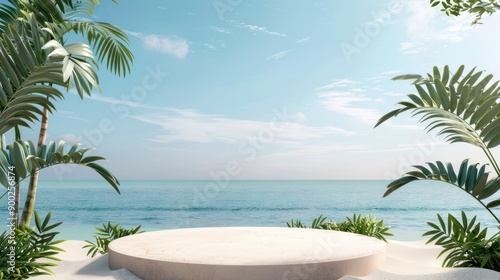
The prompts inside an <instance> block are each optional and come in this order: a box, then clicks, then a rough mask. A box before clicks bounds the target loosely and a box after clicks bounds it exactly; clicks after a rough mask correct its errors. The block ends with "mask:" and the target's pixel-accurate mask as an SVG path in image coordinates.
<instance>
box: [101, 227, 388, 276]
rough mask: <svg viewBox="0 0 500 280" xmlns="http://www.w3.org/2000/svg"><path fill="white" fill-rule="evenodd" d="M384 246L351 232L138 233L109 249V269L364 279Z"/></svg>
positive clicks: (240, 229) (194, 230)
mask: <svg viewBox="0 0 500 280" xmlns="http://www.w3.org/2000/svg"><path fill="white" fill-rule="evenodd" d="M385 248H386V245H385V243H384V242H382V241H380V240H378V239H375V238H371V237H367V236H363V235H357V234H352V233H345V232H338V231H329V230H317V229H303V228H266V227H221V228H189V229H175V230H164V231H154V232H147V233H141V234H137V235H131V236H127V237H123V238H120V239H117V240H114V241H112V242H111V243H110V244H109V253H108V257H109V268H110V269H112V270H115V269H121V268H126V269H127V270H129V271H130V272H132V273H133V274H135V275H136V276H137V277H139V278H141V279H144V280H160V279H161V280H201V279H203V280H257V279H258V280H299V279H308V280H327V279H328V280H331V279H332V280H333V279H338V278H340V277H342V276H344V275H353V276H363V275H367V274H369V273H370V272H372V271H374V270H375V269H376V268H377V267H380V266H381V265H382V264H383V262H384V259H385Z"/></svg>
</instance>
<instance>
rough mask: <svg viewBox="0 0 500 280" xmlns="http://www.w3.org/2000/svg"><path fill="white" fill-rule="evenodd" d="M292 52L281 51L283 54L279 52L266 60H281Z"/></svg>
mask: <svg viewBox="0 0 500 280" xmlns="http://www.w3.org/2000/svg"><path fill="white" fill-rule="evenodd" d="M289 52H290V50H286V51H281V52H277V53H275V54H273V55H270V56H268V57H267V58H266V60H270V59H274V60H276V59H280V58H283V57H284V56H286V55H287V54H288V53H289Z"/></svg>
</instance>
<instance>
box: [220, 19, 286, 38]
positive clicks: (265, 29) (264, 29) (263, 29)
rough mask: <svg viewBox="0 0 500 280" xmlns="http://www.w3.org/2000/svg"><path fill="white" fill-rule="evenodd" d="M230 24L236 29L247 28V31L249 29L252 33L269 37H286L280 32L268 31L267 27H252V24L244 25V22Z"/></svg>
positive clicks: (231, 22)
mask: <svg viewBox="0 0 500 280" xmlns="http://www.w3.org/2000/svg"><path fill="white" fill-rule="evenodd" d="M228 22H229V23H230V24H231V25H232V26H234V27H239V28H245V29H248V30H250V31H256V32H261V33H264V34H268V35H274V36H281V37H286V35H285V34H283V33H279V32H275V31H270V30H269V29H267V27H263V26H258V25H252V24H246V23H243V22H236V21H228Z"/></svg>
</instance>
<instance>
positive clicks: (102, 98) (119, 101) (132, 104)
mask: <svg viewBox="0 0 500 280" xmlns="http://www.w3.org/2000/svg"><path fill="white" fill-rule="evenodd" d="M88 98H89V99H92V100H95V101H99V102H104V103H110V104H118V105H125V106H128V107H132V108H153V107H152V106H147V105H144V104H141V103H139V102H134V101H128V100H124V99H117V98H112V97H105V96H100V95H97V94H93V95H92V96H90V97H88Z"/></svg>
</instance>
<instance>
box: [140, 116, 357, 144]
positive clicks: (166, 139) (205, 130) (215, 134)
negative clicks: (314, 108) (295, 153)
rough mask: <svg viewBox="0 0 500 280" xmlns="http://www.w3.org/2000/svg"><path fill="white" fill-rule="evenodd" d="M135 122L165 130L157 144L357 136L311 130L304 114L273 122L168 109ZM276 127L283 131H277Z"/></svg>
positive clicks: (329, 128) (290, 141)
mask: <svg viewBox="0 0 500 280" xmlns="http://www.w3.org/2000/svg"><path fill="white" fill-rule="evenodd" d="M133 118H134V119H137V120H139V121H143V122H145V123H149V124H153V125H156V126H159V127H161V128H162V130H163V133H161V134H159V135H157V136H156V137H154V138H153V139H149V140H151V141H155V142H162V143H170V142H177V141H187V142H197V143H209V142H225V143H237V142H240V141H246V140H247V139H248V138H249V137H257V136H258V135H259V133H263V131H265V132H266V133H272V134H273V135H272V138H273V139H274V140H273V143H282V144H284V143H285V144H293V143H295V144H297V143H300V142H301V141H307V140H313V139H319V138H322V137H325V136H328V135H354V133H353V132H350V131H347V130H344V129H341V128H336V127H332V126H323V127H314V126H307V125H306V124H305V123H304V122H305V121H306V120H307V118H306V116H305V115H304V114H302V113H295V114H287V115H286V120H284V121H283V120H280V119H279V118H276V119H274V120H273V121H269V122H262V121H253V120H244V119H232V118H228V117H225V116H221V115H210V114H203V113H200V112H198V111H197V110H191V109H175V108H168V109H165V110H164V111H163V112H162V113H158V114H149V115H139V116H134V117H133ZM273 127H279V128H280V129H279V130H277V129H275V130H273Z"/></svg>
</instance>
